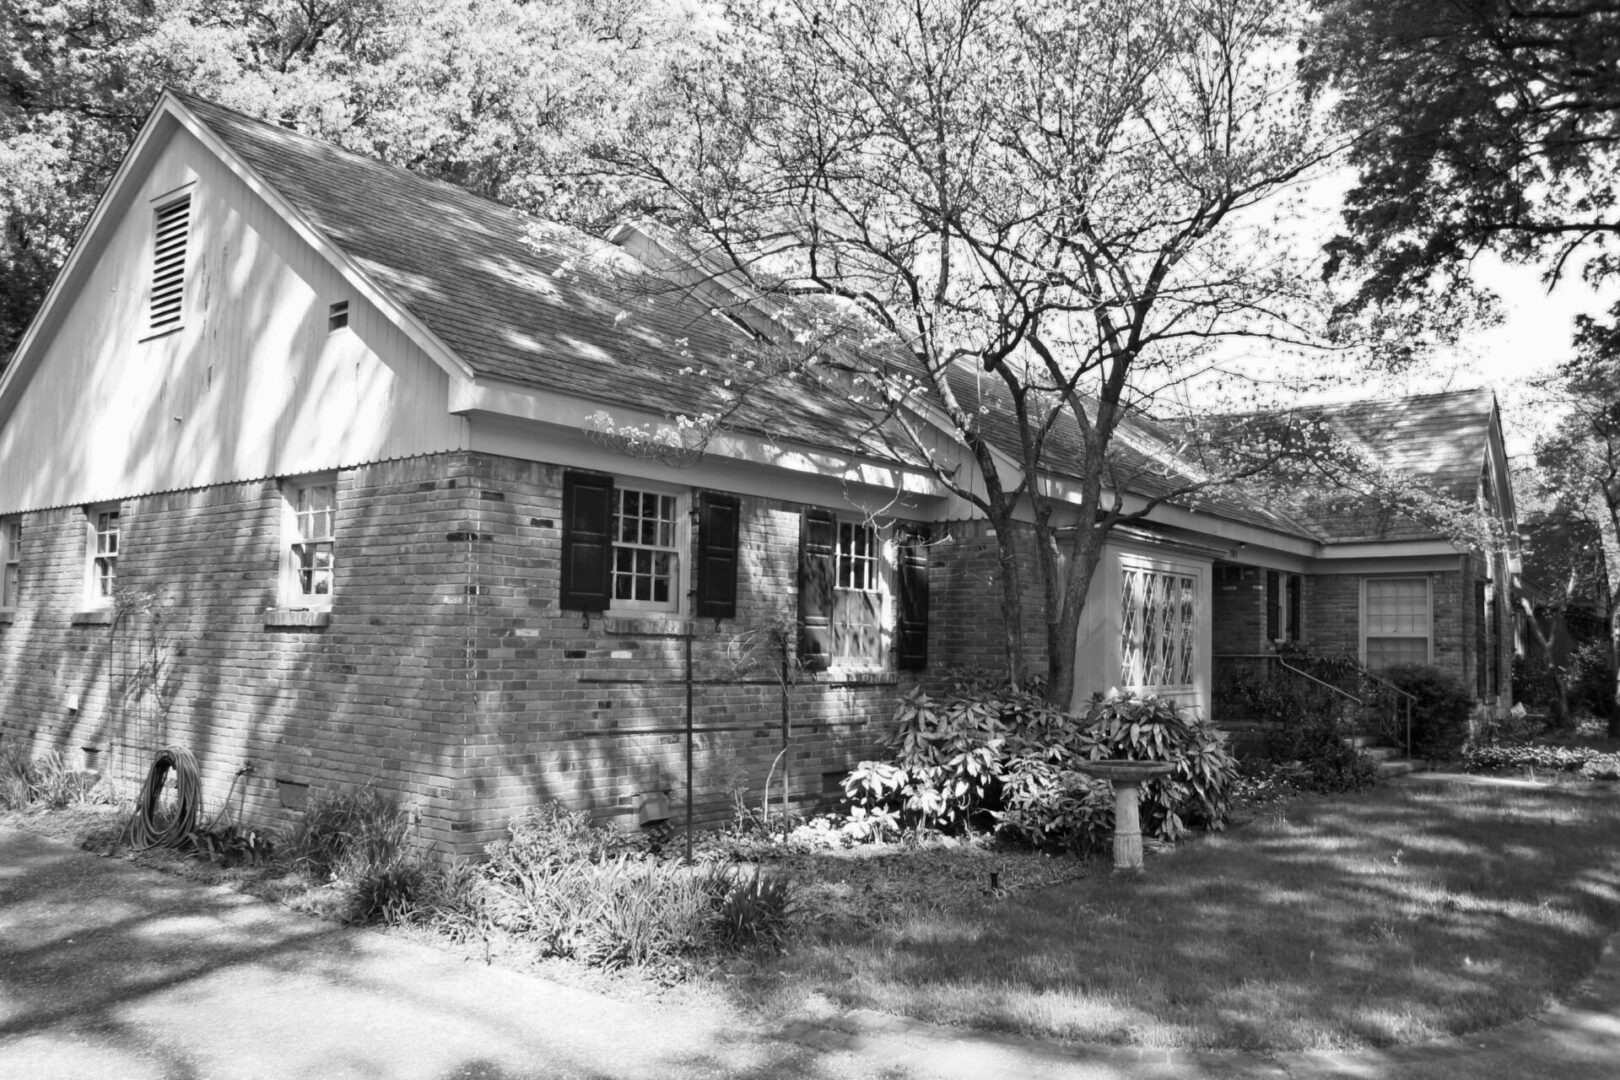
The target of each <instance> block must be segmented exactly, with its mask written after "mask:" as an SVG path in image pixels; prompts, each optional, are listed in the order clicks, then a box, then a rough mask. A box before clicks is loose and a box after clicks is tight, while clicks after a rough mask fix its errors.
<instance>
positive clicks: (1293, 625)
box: [1288, 574, 1304, 641]
mask: <svg viewBox="0 0 1620 1080" xmlns="http://www.w3.org/2000/svg"><path fill="white" fill-rule="evenodd" d="M1303 585H1304V579H1303V578H1301V577H1300V576H1299V575H1298V574H1289V575H1288V640H1289V641H1298V640H1299V607H1300V603H1299V601H1300V591H1301V589H1302V587H1303Z"/></svg>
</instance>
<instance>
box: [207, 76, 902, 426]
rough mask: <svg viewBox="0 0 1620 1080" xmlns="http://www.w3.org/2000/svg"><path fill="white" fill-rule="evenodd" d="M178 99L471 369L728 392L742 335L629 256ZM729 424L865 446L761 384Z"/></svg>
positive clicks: (649, 398) (710, 401) (799, 392)
mask: <svg viewBox="0 0 1620 1080" xmlns="http://www.w3.org/2000/svg"><path fill="white" fill-rule="evenodd" d="M175 97H176V98H177V99H178V100H179V101H180V103H181V104H182V105H184V107H185V108H186V109H187V110H189V111H190V112H191V113H192V114H193V115H194V116H195V117H196V118H197V119H198V120H200V121H202V122H203V123H204V124H205V125H206V126H207V127H208V128H209V129H210V130H211V131H212V132H214V134H215V135H217V136H218V137H219V138H220V139H221V140H222V141H223V142H224V143H225V145H226V146H227V147H228V148H229V149H230V150H231V151H232V152H233V153H235V154H236V155H238V156H239V157H240V158H241V159H242V160H243V161H244V162H245V163H246V164H247V165H248V166H249V167H251V168H252V169H253V170H254V171H255V172H256V173H258V174H259V176H261V177H262V178H263V179H264V180H265V181H267V182H268V183H269V184H270V185H271V186H272V187H274V188H275V190H276V191H277V192H278V193H279V194H280V195H281V196H282V197H283V198H285V199H286V200H287V201H288V203H290V204H291V205H292V206H293V207H294V208H295V209H296V210H297V211H298V212H299V213H300V214H302V215H303V216H304V217H305V218H306V219H307V220H308V221H309V223H310V224H311V225H313V226H314V227H315V228H316V229H318V230H319V231H320V232H321V233H322V234H323V235H324V236H325V237H326V238H327V239H328V240H330V241H331V242H332V243H333V244H335V245H336V246H337V247H339V248H340V249H342V250H343V251H344V252H345V253H346V254H347V255H348V256H349V257H350V258H351V259H353V260H354V262H355V263H356V264H357V265H358V266H359V267H361V269H363V270H364V272H365V273H366V274H367V275H369V276H370V277H371V279H372V280H373V281H375V282H376V283H377V284H378V285H380V286H381V287H383V288H384V289H385V290H387V291H388V293H389V294H390V295H392V296H393V297H394V298H395V299H396V300H397V301H398V302H400V303H401V304H403V305H404V306H405V307H406V308H407V309H408V310H409V311H410V312H411V313H412V314H413V315H414V316H415V317H416V318H418V319H419V320H421V322H422V323H423V324H424V325H426V326H427V327H428V328H429V329H430V330H431V331H432V332H433V333H434V334H435V335H436V336H437V337H438V338H439V339H440V340H441V341H443V342H444V343H445V344H446V345H447V346H449V347H450V349H451V350H453V351H454V352H455V353H456V355H457V356H459V357H460V358H461V359H462V360H463V361H464V362H466V363H467V364H468V365H469V366H470V367H471V368H472V369H473V371H474V372H475V373H476V374H478V375H481V376H489V377H494V378H499V379H504V380H510V381H512V382H516V383H521V384H524V385H527V386H535V387H542V388H549V389H555V390H558V391H560V392H565V393H569V394H574V395H578V396H580V397H584V398H587V399H590V400H593V401H599V402H602V403H604V404H605V405H608V406H612V405H614V404H622V405H626V406H630V407H633V408H637V409H642V410H646V411H649V412H652V413H655V414H659V415H665V416H673V415H678V414H684V415H688V416H695V415H699V414H702V413H706V412H712V411H720V410H721V409H723V408H724V407H725V406H726V405H727V404H728V402H729V401H730V400H731V397H730V395H728V394H727V393H726V392H725V391H724V389H723V388H722V387H721V385H720V381H719V379H718V378H717V377H706V376H701V375H695V374H688V373H685V369H687V368H689V367H690V368H699V369H701V368H702V367H704V366H705V365H706V364H707V365H709V366H711V367H712V366H713V365H715V364H716V363H721V362H723V361H724V358H725V357H727V356H728V355H730V354H731V353H732V352H733V351H734V350H736V349H738V348H740V347H745V346H746V345H748V344H749V342H750V339H749V338H748V337H747V336H746V335H745V334H744V333H743V332H742V331H741V330H740V329H738V328H736V327H734V326H732V325H731V324H730V323H729V322H727V321H726V320H725V319H724V318H723V317H721V316H718V315H716V314H714V313H712V312H711V311H710V309H709V308H708V307H707V306H705V305H703V304H701V303H699V302H698V301H696V300H695V299H693V298H692V297H690V296H688V295H687V294H686V293H685V292H684V291H682V290H680V289H679V288H676V287H672V286H671V285H670V284H669V283H668V282H667V281H666V279H663V278H660V277H657V276H656V275H654V274H653V273H651V272H650V271H649V270H648V269H647V268H646V267H645V266H644V265H642V264H641V263H639V262H638V261H637V260H636V259H635V258H633V257H632V256H630V255H628V254H626V253H625V252H623V251H621V250H620V249H619V248H617V247H615V246H614V245H612V244H609V243H607V242H605V241H601V240H597V239H595V238H593V237H590V236H589V235H587V234H585V233H583V232H580V231H578V230H575V229H571V228H568V227H566V226H563V225H558V224H555V223H551V222H545V221H541V220H540V219H537V218H534V217H531V216H529V215H527V214H524V213H522V212H521V211H518V210H514V209H512V208H510V207H507V206H503V205H501V204H499V203H496V202H492V201H490V200H488V199H484V198H481V197H479V196H477V195H474V194H472V193H471V192H468V191H464V190H462V189H461V188H458V187H455V186H454V185H452V184H447V183H443V182H441V181H437V180H433V179H431V178H428V177H425V176H422V175H420V174H417V173H414V172H411V171H409V170H406V169H401V168H396V167H394V166H391V165H386V164H384V163H382V162H379V161H376V160H373V159H371V158H367V157H364V156H362V155H359V154H355V153H352V152H350V151H347V150H344V149H341V148H339V147H336V146H333V145H331V144H330V143H326V142H322V141H320V140H318V139H314V138H311V137H309V136H306V135H301V134H299V133H297V132H294V131H291V130H288V129H286V128H282V127H277V126H275V125H273V124H269V123H266V122H264V121H260V120H254V119H252V118H250V117H247V116H244V115H243V114H241V113H238V112H235V111H233V110H231V109H227V108H224V107H222V106H219V105H215V104H213V103H211V102H208V101H205V100H203V99H201V98H197V97H193V96H190V95H187V94H179V93H176V94H175ZM726 426H727V427H729V428H732V429H735V430H743V431H750V432H755V433H759V434H764V435H767V436H770V437H773V438H783V439H788V440H791V441H795V442H800V443H806V444H809V445H813V446H819V447H826V448H829V449H835V450H846V451H860V450H862V449H869V448H870V447H869V444H868V443H867V440H866V435H865V432H866V429H867V427H868V423H867V421H866V419H865V417H864V416H863V415H862V414H861V413H860V411H859V410H857V409H856V408H854V407H853V406H851V405H849V404H848V403H847V402H844V401H841V400H840V399H838V398H837V397H834V396H832V395H827V394H818V393H812V392H810V391H809V388H808V387H806V386H804V385H802V384H799V383H795V382H781V383H777V384H774V385H767V386H765V387H763V388H761V389H760V390H759V391H758V392H757V393H756V394H754V395H752V396H751V398H750V400H749V401H748V402H746V403H745V404H744V405H743V407H742V408H741V409H739V410H738V411H737V412H736V413H735V414H734V415H733V416H732V417H730V419H729V420H728V422H727V424H726Z"/></svg>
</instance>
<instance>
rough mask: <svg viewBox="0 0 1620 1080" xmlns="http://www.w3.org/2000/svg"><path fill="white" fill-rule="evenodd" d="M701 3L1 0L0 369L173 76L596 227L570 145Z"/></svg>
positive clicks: (617, 121) (694, 31) (330, 136)
mask: <svg viewBox="0 0 1620 1080" xmlns="http://www.w3.org/2000/svg"><path fill="white" fill-rule="evenodd" d="M706 18H707V16H706V14H705V9H704V8H703V6H702V5H701V4H700V3H699V2H698V0H692V2H690V3H688V2H686V0H545V2H540V3H524V2H521V0H153V2H151V3H139V4H137V3H126V2H121V0H64V2H61V3H44V2H42V0H0V29H3V33H0V297H3V298H4V300H3V301H0V364H3V362H4V358H5V357H8V356H9V354H10V353H11V351H12V350H13V349H14V348H15V346H16V343H17V341H18V339H19V338H20V336H21V334H22V332H23V331H24V329H25V328H26V326H27V323H28V320H29V318H31V317H32V315H33V312H34V311H35V310H36V309H37V307H38V305H39V303H40V301H41V300H42V299H43V297H44V295H45V292H46V290H47V289H48V288H49V287H50V283H51V281H52V280H53V279H54V277H55V274H56V272H57V270H59V269H60V268H61V266H62V263H63V261H64V259H65V258H66V256H67V253H68V251H69V250H70V248H71V246H72V244H73V242H74V240H75V238H76V237H77V235H78V232H79V230H80V229H81V228H82V227H83V225H84V223H85V221H86V220H88V218H89V215H90V212H91V210H92V209H93V208H94V205H95V201H96V199H97V198H98V197H99V196H100V194H101V192H102V191H103V190H104V189H105V188H106V186H107V184H108V182H109V181H110V180H111V178H112V176H113V174H114V172H115V171H116V170H117V168H118V164H119V162H120V161H121V160H122V159H123V156H124V153H125V151H126V150H127V149H128V147H129V144H130V142H131V141H132V140H133V138H134V136H135V134H136V132H137V131H138V130H139V128H140V125H141V123H142V122H143V121H144V119H145V118H146V115H147V113H148V112H149V111H150V109H151V107H152V105H153V103H154V102H155V101H156V100H157V97H158V95H159V94H160V93H161V91H162V89H163V88H164V87H173V88H176V89H179V90H186V91H190V92H193V93H196V94H199V95H201V96H204V97H207V98H209V99H211V100H214V101H218V102H220V103H221V104H224V105H228V106H231V107H233V108H236V109H239V110H241V111H243V112H246V113H248V114H250V115H253V116H256V117H261V118H265V119H269V120H272V121H275V122H277V123H280V124H284V125H287V126H289V127H292V128H296V129H297V130H300V131H303V132H305V133H307V134H312V135H315V136H317V137H319V138H322V139H326V140H328V141H331V142H336V143H338V144H340V145H343V146H346V147H349V148H351V149H354V150H358V151H360V152H363V153H366V154H370V155H372V156H375V157H378V158H381V159H382V160H384V161H387V162H389V163H391V164H395V165H401V166H405V167H407V168H412V169H417V170H420V171H422V172H425V173H428V174H430V175H433V176H437V177H439V178H441V179H445V180H449V181H452V182H454V183H457V184H460V185H462V186H463V187H466V188H469V189H471V190H473V191H475V192H477V193H479V194H481V195H485V196H488V197H490V198H494V199H498V200H500V201H503V202H506V203H508V204H511V205H514V206H517V207H520V208H522V209H525V210H529V211H531V212H534V213H537V214H540V215H542V216H545V217H549V218H552V219H556V220H563V221H568V222H571V223H575V224H580V225H584V226H586V227H594V228H601V227H603V226H604V225H605V224H606V223H609V222H611V221H612V220H614V219H615V218H617V217H618V216H619V215H620V213H621V212H622V211H623V209H624V207H625V202H624V199H623V197H622V195H623V193H622V192H620V191H618V190H616V189H614V188H612V187H611V186H610V185H605V184H604V182H603V180H602V178H601V177H599V176H593V175H592V174H591V170H590V169H588V168H587V167H586V165H587V163H586V162H585V159H584V158H583V157H582V155H581V147H582V146H583V145H584V144H585V143H586V142H587V141H589V140H592V139H595V138H597V137H598V136H599V135H600V134H601V133H602V132H603V131H604V130H607V131H611V130H614V129H615V128H617V127H622V126H623V125H624V124H626V123H627V122H628V121H627V119H626V117H627V115H628V113H629V112H631V111H632V110H634V109H637V108H640V107H642V106H643V105H644V104H645V103H646V102H645V95H644V93H643V89H642V88H643V87H644V86H645V85H646V84H647V83H648V82H649V81H650V80H651V78H652V77H653V74H654V73H655V72H656V71H658V70H659V68H660V65H661V64H662V62H663V60H664V58H665V57H667V56H668V55H670V54H673V53H676V52H678V51H679V50H681V49H684V48H693V47H696V46H697V43H699V42H701V40H702V37H703V34H704V32H705V31H704V26H705V21H706Z"/></svg>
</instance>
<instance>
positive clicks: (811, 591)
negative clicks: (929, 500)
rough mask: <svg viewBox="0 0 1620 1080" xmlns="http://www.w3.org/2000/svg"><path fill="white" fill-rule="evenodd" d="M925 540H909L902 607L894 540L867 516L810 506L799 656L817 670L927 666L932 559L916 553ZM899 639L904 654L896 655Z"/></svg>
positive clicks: (804, 531)
mask: <svg viewBox="0 0 1620 1080" xmlns="http://www.w3.org/2000/svg"><path fill="white" fill-rule="evenodd" d="M923 543H924V541H921V540H913V541H908V543H907V545H906V551H907V558H906V560H905V561H906V567H905V569H906V572H905V573H904V574H902V575H901V585H902V586H905V585H907V584H908V583H909V584H910V585H912V586H914V588H912V589H911V590H910V592H909V593H908V596H907V597H906V598H905V599H906V600H907V601H908V602H906V603H901V604H899V605H898V607H897V605H896V603H895V601H894V598H893V594H894V592H895V588H894V582H895V570H894V561H895V560H894V557H893V552H892V550H891V549H892V548H893V546H894V545H892V544H886V543H885V542H884V540H883V537H882V535H881V534H880V533H879V531H878V530H877V529H876V528H875V527H874V526H873V525H872V523H871V521H869V520H867V519H866V518H864V517H857V516H855V515H836V514H833V513H831V512H830V511H826V510H821V509H817V508H806V509H805V511H804V513H803V515H802V518H801V521H800V533H799V545H800V550H799V660H800V663H802V664H803V665H804V666H805V667H806V668H808V669H809V670H812V671H822V670H825V669H827V668H829V667H839V668H847V669H871V668H888V667H891V666H904V667H907V668H920V667H922V666H923V664H924V663H926V657H927V651H926V647H927V646H926V642H927V595H926V589H927V563H926V558H922V559H921V560H920V561H917V560H914V559H913V558H912V556H913V555H914V554H915V553H916V552H919V551H920V550H921V545H922V544H923ZM901 623H904V624H905V625H903V626H902V625H900V624H901ZM897 631H900V632H901V634H900V638H899V639H898V641H897V638H896V633H897ZM897 645H898V646H899V647H900V651H901V652H902V653H903V655H899V656H896V657H893V658H891V656H890V652H891V650H892V649H894V648H896V646H897Z"/></svg>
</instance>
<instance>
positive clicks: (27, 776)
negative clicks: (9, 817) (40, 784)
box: [0, 743, 33, 810]
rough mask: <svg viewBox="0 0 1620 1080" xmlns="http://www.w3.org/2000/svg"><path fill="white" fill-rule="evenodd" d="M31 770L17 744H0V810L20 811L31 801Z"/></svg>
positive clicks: (26, 755) (23, 752)
mask: <svg viewBox="0 0 1620 1080" xmlns="http://www.w3.org/2000/svg"><path fill="white" fill-rule="evenodd" d="M31 777H32V769H31V766H30V763H29V760H28V754H27V752H26V751H25V750H24V749H23V748H22V746H21V745H20V744H18V743H0V810H21V809H23V808H24V807H26V806H27V805H28V804H29V802H31V801H32V799H33V781H32V779H31Z"/></svg>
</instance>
